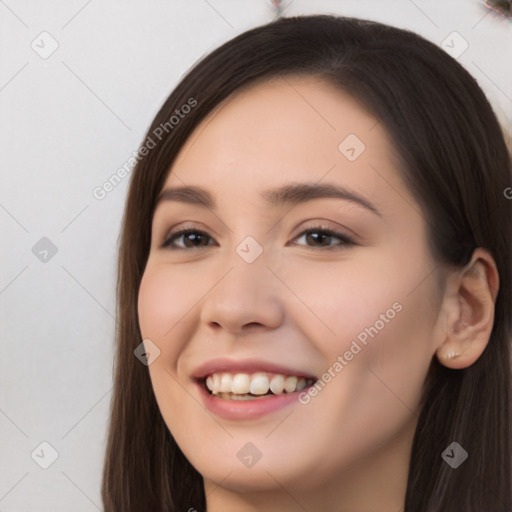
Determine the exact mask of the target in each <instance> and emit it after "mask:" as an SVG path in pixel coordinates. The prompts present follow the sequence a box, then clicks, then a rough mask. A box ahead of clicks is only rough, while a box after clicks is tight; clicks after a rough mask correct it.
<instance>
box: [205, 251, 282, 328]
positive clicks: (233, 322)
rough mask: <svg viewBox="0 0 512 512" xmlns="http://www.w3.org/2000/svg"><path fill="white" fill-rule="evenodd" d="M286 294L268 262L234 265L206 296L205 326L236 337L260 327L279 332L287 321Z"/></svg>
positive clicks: (237, 263) (241, 262)
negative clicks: (285, 313)
mask: <svg viewBox="0 0 512 512" xmlns="http://www.w3.org/2000/svg"><path fill="white" fill-rule="evenodd" d="M285 290H286V288H285V287H284V286H283V284H282V283H281V282H280V281H279V279H278V278H277V277H276V276H275V274H274V273H273V272H272V271H271V270H270V269H269V268H268V267H267V266H266V264H265V263H264V261H262V260H261V261H260V260H256V262H253V263H250V264H249V263H246V262H244V261H242V260H240V261H233V262H232V265H231V267H230V269H229V270H228V271H227V272H225V273H224V274H223V276H222V277H220V278H219V279H217V280H216V281H215V282H214V283H213V284H212V288H211V289H210V291H209V292H208V293H207V295H206V296H205V298H204V302H203V304H202V309H201V316H200V318H201V322H202V323H203V324H206V325H208V326H209V327H210V328H212V329H224V330H226V331H229V332H230V333H233V334H241V333H243V332H245V331H247V330H249V329H252V328H254V327H256V326H259V327H260V328H261V329H275V328H277V327H278V326H279V325H280V324H281V323H282V321H283V317H284V306H283V296H282V295H283V293H284V292H285Z"/></svg>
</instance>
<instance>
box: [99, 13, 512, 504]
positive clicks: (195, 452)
mask: <svg viewBox="0 0 512 512" xmlns="http://www.w3.org/2000/svg"><path fill="white" fill-rule="evenodd" d="M139 154H140V156H141V158H140V161H139V162H138V163H137V166H136V167H135V169H134V172H133V176H132V179H131V184H130V190H129V194H128V198H127V203H126V210H125V216H124V222H123V228H122V240H121V246H120V254H119V276H118V301H119V302H118V308H119V325H120V327H119V331H118V333H117V356H116V375H115V392H114V397H113V403H112V416H111V422H110V430H109V438H108V445H107V451H106V458H105V467H104V475H103V487H102V496H103V501H104V507H105V511H106V512H113V511H121V510H122V511H123V512H125V511H141V510H151V511H162V512H163V511H167V512H168V511H178V510H189V511H193V510H196V511H204V510H208V512H218V511H223V512H225V511H253V510H265V511H277V510H279V511H283V510H286V511H288V510H289V511H295V510H297V511H298V510H308V511H317V510H332V511H351V512H355V511H359V512H362V511H369V510H379V511H398V510H405V511H408V512H409V511H413V512H420V511H425V512H427V511H428V512H431V511H436V512H440V511H450V512H455V511H483V510H485V511H486V512H491V511H495V512H498V511H499V512H503V511H506V510H507V511H509V510H511V506H512V499H511V490H510V488H511V485H510V483H511V460H510V459H511V457H510V453H511V443H510V426H511V414H510V407H511V406H510V397H511V394H510V387H511V386H510V384H511V351H510V340H511V320H510V307H511V272H510V265H511V264H510V262H511V251H510V247H511V232H512V227H511V201H510V200H509V199H507V195H506V192H505V191H506V190H507V188H509V187H510V184H511V162H510V156H509V154H508V152H507V148H506V145H505V142H504V135H503V133H502V132H501V130H500V127H499V124H498V122H497V120H496V117H495V115H494V113H493V111H492V108H491V106H490V105H489V103H488V101H487V100H486V98H485V96H484V94H483V92H482V91H481V89H480V88H479V87H478V85H477V83H476V81H475V80H474V79H473V78H472V77H471V76H470V75H469V73H468V72H467V71H465V70H464V68H463V67H462V66H461V65H460V64H458V63H457V62H456V61H455V60H453V59H452V58H451V57H449V56H448V55H447V54H445V53H444V52H443V51H442V50H441V49H439V48H438V47H436V46H435V45H434V44H432V43H430V42H428V41H427V40H425V39H423V38H422V37H420V36H418V35H416V34H413V33H411V32H408V31H405V30H401V29H398V28H393V27H390V26H386V25H383V24H380V23H376V22H372V21H366V20H358V19H352V18H342V17H334V16H324V15H322V16H305V17H296V18H288V19H279V20H278V21H275V22H272V23H270V24H268V25H265V26H262V27H257V28H255V29H252V30H249V31H247V32H245V33H243V34H241V35H239V36H237V37H235V38H234V39H233V40H231V41H228V42H227V43H225V44H224V45H222V46H221V47H220V48H218V49H217V50H215V51H214V52H212V53H211V54H209V55H208V56H206V57H205V58H203V59H202V60H201V61H200V62H198V63H197V64H196V65H195V66H194V67H193V68H192V70H191V71H189V73H188V74H187V75H186V76H184V77H183V79H182V80H181V82H180V83H179V84H178V86H177V87H176V88H175V90H174V91H173V92H172V93H171V95H170V96H169V98H168V99H167V101H166V102H165V103H164V105H163V106H162V108H161V109H160V111H159V112H158V114H157V116H156V117H155V119H154V121H153V123H152V124H151V126H150V128H149V130H148V132H147V135H146V139H145V141H144V142H143V143H142V144H141V148H140V150H139ZM134 355H135V357H134Z"/></svg>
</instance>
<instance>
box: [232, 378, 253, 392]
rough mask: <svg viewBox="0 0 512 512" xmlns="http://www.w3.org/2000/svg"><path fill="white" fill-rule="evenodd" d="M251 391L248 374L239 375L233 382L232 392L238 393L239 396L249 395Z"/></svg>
mask: <svg viewBox="0 0 512 512" xmlns="http://www.w3.org/2000/svg"><path fill="white" fill-rule="evenodd" d="M250 389H251V379H250V378H249V375H247V373H237V374H236V375H235V376H234V377H233V382H232V383H231V391H232V392H233V393H236V394H237V395H244V394H245V393H249V390H250Z"/></svg>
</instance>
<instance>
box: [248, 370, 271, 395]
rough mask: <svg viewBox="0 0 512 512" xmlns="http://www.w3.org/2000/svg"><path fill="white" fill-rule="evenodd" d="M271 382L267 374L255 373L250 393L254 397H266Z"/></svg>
mask: <svg viewBox="0 0 512 512" xmlns="http://www.w3.org/2000/svg"><path fill="white" fill-rule="evenodd" d="M268 388H269V382H268V377H267V374H266V373H263V372H261V373H255V374H254V375H253V376H252V378H251V387H250V391H251V393H252V394H253V395H264V394H265V393H267V392H268Z"/></svg>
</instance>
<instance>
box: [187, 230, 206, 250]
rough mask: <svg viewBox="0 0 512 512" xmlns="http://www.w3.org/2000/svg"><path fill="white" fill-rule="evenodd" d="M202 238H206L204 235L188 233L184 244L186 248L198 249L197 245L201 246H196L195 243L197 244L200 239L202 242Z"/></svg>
mask: <svg viewBox="0 0 512 512" xmlns="http://www.w3.org/2000/svg"><path fill="white" fill-rule="evenodd" d="M201 238H203V239H205V237H204V236H203V235H201V234H198V233H186V234H184V235H183V242H184V245H185V247H196V246H197V245H200V244H194V243H193V242H197V240H198V239H199V240H200V239H201ZM188 242H192V243H191V244H189V243H188ZM203 245H204V244H203Z"/></svg>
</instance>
